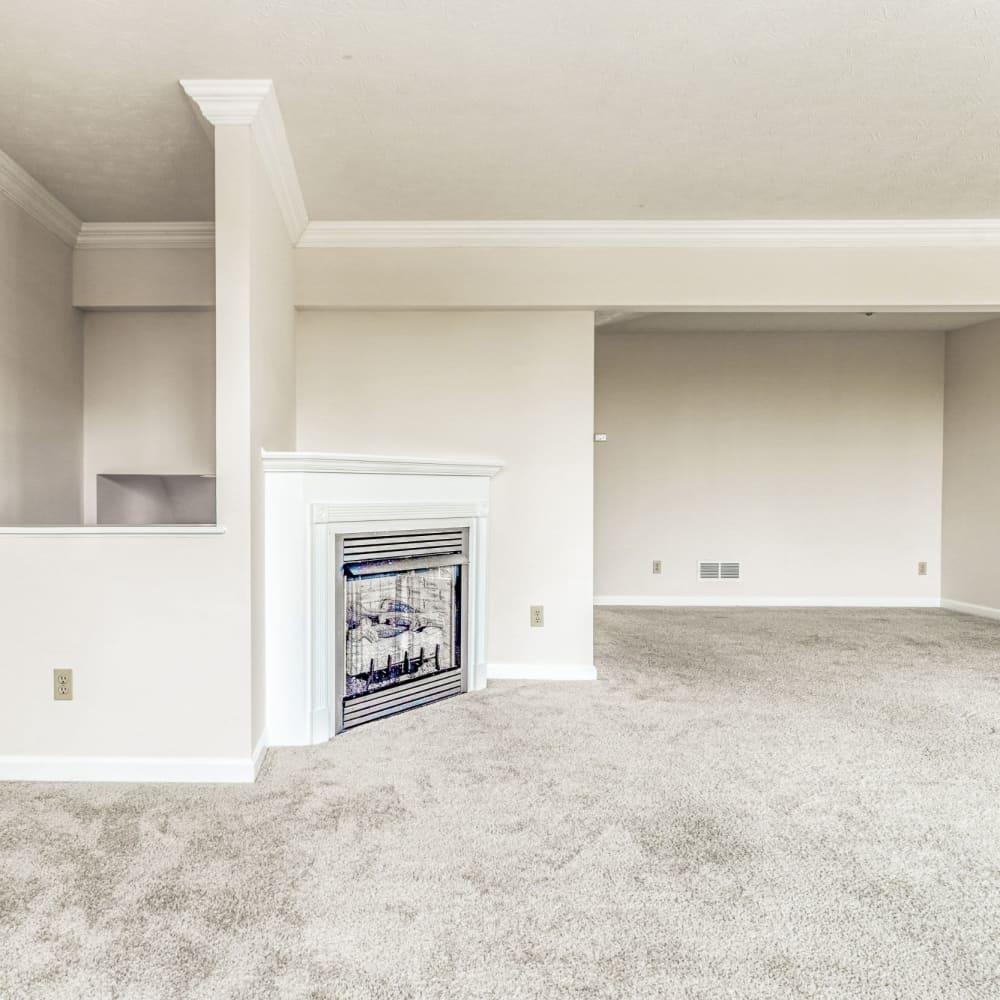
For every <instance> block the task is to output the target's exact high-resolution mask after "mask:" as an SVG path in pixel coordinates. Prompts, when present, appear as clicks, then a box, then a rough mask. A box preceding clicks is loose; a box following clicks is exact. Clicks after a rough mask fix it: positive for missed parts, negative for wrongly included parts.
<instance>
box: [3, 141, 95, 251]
mask: <svg viewBox="0 0 1000 1000" xmlns="http://www.w3.org/2000/svg"><path fill="white" fill-rule="evenodd" d="M0 192H2V193H3V194H5V195H6V196H7V197H8V198H9V199H10V200H11V201H12V202H14V204H15V205H17V206H18V207H20V208H22V209H24V211H25V212H27V213H28V215H30V216H31V217H32V218H33V219H34V220H35V221H36V222H38V223H40V224H41V225H43V226H44V227H45V228H46V229H47V230H48V231H49V232H50V233H52V235H53V236H58V237H59V239H61V240H62V241H63V243H66V244H68V245H69V246H74V245H75V244H76V237H77V233H79V231H80V226H81V222H80V220H79V219H78V218H77V217H76V216H75V215H74V214H73V213H72V212H71V211H70V210H69V209H68V208H67V207H66V206H65V205H64V204H63V203H62V202H61V201H60V200H59V199H58V198H56V196H55V195H53V194H51V193H50V192H49V191H46V189H45V188H43V187H42V185H41V184H39V183H38V181H36V180H35V178H34V177H32V176H31V174H29V173H28V172H27V171H26V170H24V169H23V168H22V167H20V166H19V165H18V164H16V163H15V162H14V161H13V160H12V159H11V158H10V157H9V156H8V155H7V154H6V153H4V152H2V151H0Z"/></svg>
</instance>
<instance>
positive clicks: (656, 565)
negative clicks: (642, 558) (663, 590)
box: [653, 559, 663, 573]
mask: <svg viewBox="0 0 1000 1000" xmlns="http://www.w3.org/2000/svg"><path fill="white" fill-rule="evenodd" d="M653 572H654V573H662V572H663V563H662V562H661V561H660V560H659V559H654V560H653Z"/></svg>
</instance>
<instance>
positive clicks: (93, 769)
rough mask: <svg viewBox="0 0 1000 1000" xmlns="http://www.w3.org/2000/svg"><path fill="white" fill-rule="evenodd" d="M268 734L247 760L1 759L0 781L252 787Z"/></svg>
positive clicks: (181, 758)
mask: <svg viewBox="0 0 1000 1000" xmlns="http://www.w3.org/2000/svg"><path fill="white" fill-rule="evenodd" d="M266 756H267V734H266V733H264V734H262V735H261V737H260V739H259V740H258V741H257V745H256V746H255V747H254V750H253V753H252V754H251V755H250V756H249V757H28V756H9V757H0V781H127V782H146V783H155V782H170V783H177V782H185V783H191V784H252V783H253V781H254V779H255V778H256V777H257V772H258V771H259V770H260V768H261V765H262V764H263V763H264V758H265V757H266Z"/></svg>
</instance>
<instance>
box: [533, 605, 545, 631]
mask: <svg viewBox="0 0 1000 1000" xmlns="http://www.w3.org/2000/svg"><path fill="white" fill-rule="evenodd" d="M544 624H545V608H543V607H542V605H541V604H532V605H531V627H532V628H541V627H542V626H543V625H544Z"/></svg>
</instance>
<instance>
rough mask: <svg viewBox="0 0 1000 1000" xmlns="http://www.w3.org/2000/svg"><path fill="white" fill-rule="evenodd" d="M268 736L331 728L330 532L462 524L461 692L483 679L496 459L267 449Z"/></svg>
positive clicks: (272, 739) (287, 740) (288, 737)
mask: <svg viewBox="0 0 1000 1000" xmlns="http://www.w3.org/2000/svg"><path fill="white" fill-rule="evenodd" d="M262 460H263V467H264V505H265V556H264V565H265V570H264V572H265V605H266V606H265V619H266V640H265V656H266V699H267V733H268V743H269V744H270V745H272V746H274V745H278V746H282V745H283V746H302V745H306V744H309V743H321V742H324V741H325V740H328V739H329V738H330V737H331V736H332V735H333V719H334V711H333V710H334V705H333V700H332V699H333V657H334V656H335V655H336V650H335V649H334V648H333V643H332V641H331V636H332V634H333V628H332V626H333V599H332V595H333V588H332V573H333V572H335V571H336V570H337V568H336V567H333V566H332V565H331V560H332V553H333V541H334V539H335V536H336V534H337V533H338V531H344V532H354V531H359V530H360V531H370V530H395V529H399V530H410V529H418V528H428V527H461V528H467V529H468V531H469V543H470V552H469V633H470V637H471V642H470V644H469V647H468V654H469V674H468V680H469V688H470V690H474V689H478V688H483V687H485V686H486V607H487V605H486V548H487V524H488V516H489V501H490V481H491V479H492V478H493V477H494V476H495V475H496V474H497V473H498V472H499V471H500V469H501V468H502V465H501V463H499V462H488V461H465V460H454V459H436V458H399V457H392V456H383V455H350V454H339V453H338V454H321V453H315V452H264V453H263V455H262Z"/></svg>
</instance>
